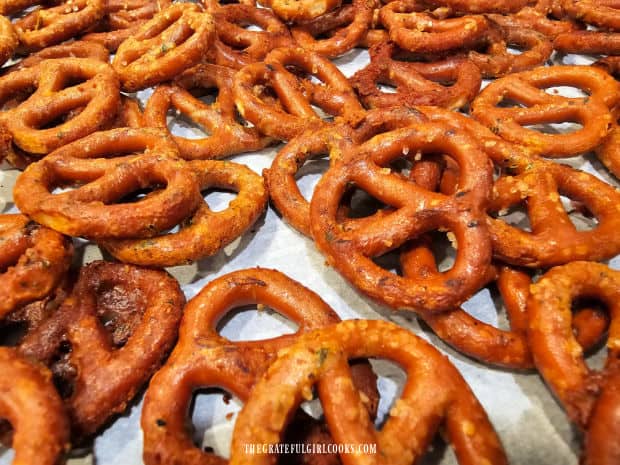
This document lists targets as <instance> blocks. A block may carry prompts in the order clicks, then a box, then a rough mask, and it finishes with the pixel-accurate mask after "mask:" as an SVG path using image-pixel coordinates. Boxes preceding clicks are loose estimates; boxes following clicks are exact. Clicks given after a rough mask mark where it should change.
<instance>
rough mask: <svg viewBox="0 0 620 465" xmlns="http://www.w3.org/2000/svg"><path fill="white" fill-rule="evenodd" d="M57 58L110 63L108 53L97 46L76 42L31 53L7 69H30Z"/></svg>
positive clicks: (90, 43)
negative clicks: (87, 59)
mask: <svg viewBox="0 0 620 465" xmlns="http://www.w3.org/2000/svg"><path fill="white" fill-rule="evenodd" d="M58 58H90V59H91V60H97V61H101V62H103V63H108V62H109V61H110V53H109V52H108V51H107V50H106V49H105V48H104V47H102V46H101V45H99V44H96V43H92V42H83V41H81V40H76V41H73V42H67V43H65V44H60V45H54V46H52V47H47V48H44V49H43V50H39V51H38V52H35V53H31V54H30V55H28V56H27V57H26V58H24V59H23V60H21V61H19V62H18V63H17V64H15V65H14V66H12V67H10V68H9V69H10V70H11V71H16V70H19V69H23V68H31V67H33V66H36V65H38V64H39V63H41V62H42V61H45V60H51V59H58Z"/></svg>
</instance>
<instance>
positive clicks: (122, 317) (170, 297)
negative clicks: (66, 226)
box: [18, 261, 185, 442]
mask: <svg viewBox="0 0 620 465" xmlns="http://www.w3.org/2000/svg"><path fill="white" fill-rule="evenodd" d="M184 304H185V298H184V296H183V293H182V292H181V288H180V287H179V284H178V283H177V282H176V281H175V280H174V279H173V278H171V277H170V276H169V275H168V274H166V273H165V272H163V271H158V270H149V269H144V268H138V267H134V266H130V265H125V264H118V263H108V262H103V261H99V262H92V263H90V264H88V265H87V266H85V267H83V268H82V269H81V270H80V275H79V278H78V280H77V282H76V284H75V286H74V288H73V291H72V293H71V295H70V296H69V297H68V298H67V299H66V300H65V301H64V302H63V304H62V305H61V307H60V308H59V309H58V310H57V311H56V312H54V313H53V314H52V315H51V316H50V317H49V318H48V319H45V320H43V321H42V322H41V323H40V324H38V325H37V326H36V327H34V328H31V329H30V330H29V331H28V333H27V334H26V336H25V338H24V339H23V340H22V341H21V342H20V344H19V346H18V350H19V352H20V353H21V354H24V355H26V356H27V357H29V358H32V359H35V360H40V361H41V362H43V363H45V364H47V365H49V366H50V368H51V370H52V372H53V373H54V376H55V378H56V379H57V380H58V381H59V382H60V385H61V386H62V387H64V388H65V389H63V390H62V394H63V396H64V400H65V404H66V406H67V410H68V413H69V417H70V418H71V423H72V427H73V437H74V438H75V439H76V440H77V441H78V442H79V441H80V440H82V439H84V438H85V437H87V436H89V435H91V434H93V433H95V432H96V431H97V430H98V429H99V428H100V427H101V426H102V425H103V424H104V423H105V422H106V421H107V420H108V419H110V418H111V417H112V415H114V414H116V413H119V412H122V411H124V410H125V407H126V405H127V403H128V402H129V401H131V399H133V397H134V396H135V394H136V393H137V392H138V391H139V390H140V388H141V387H142V386H143V385H144V383H145V382H146V381H147V380H148V379H149V378H150V376H151V375H152V374H153V373H154V372H155V370H156V369H157V368H158V367H159V365H160V364H161V363H162V361H163V359H164V357H165V356H166V355H167V352H168V351H169V350H170V349H171V348H172V346H173V344H174V342H175V340H176V337H177V329H178V324H179V321H180V319H181V313H182V309H183V305H184ZM100 319H103V320H104V321H106V323H105V326H104V323H103V322H102V321H101V320H100ZM66 345H70V348H71V350H70V351H69V352H68V353H66V350H65V352H63V346H66Z"/></svg>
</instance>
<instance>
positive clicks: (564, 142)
mask: <svg viewBox="0 0 620 465" xmlns="http://www.w3.org/2000/svg"><path fill="white" fill-rule="evenodd" d="M553 86H574V87H577V88H580V89H582V90H584V91H586V92H587V93H588V94H589V96H588V98H585V99H584V98H568V97H563V96H560V95H551V94H549V93H547V92H545V90H544V89H545V88H549V87H553ZM619 89H620V87H619V85H618V83H616V81H615V80H614V79H613V78H612V77H611V76H609V75H608V74H607V73H605V72H604V71H602V70H599V69H597V68H593V67H589V66H553V67H551V68H546V67H543V68H537V69H534V70H532V71H526V72H522V73H517V74H512V75H510V76H505V77H503V78H501V79H498V80H497V81H495V82H493V83H491V84H490V85H489V86H487V87H486V88H485V89H484V90H483V91H482V92H481V93H480V95H479V96H478V97H477V98H476V99H475V100H474V102H473V104H472V115H473V116H474V118H476V119H477V120H479V121H480V122H481V123H483V124H484V125H486V126H487V127H489V128H491V130H492V131H493V132H495V133H496V134H498V135H499V136H501V137H503V138H505V139H507V140H510V141H513V142H516V143H520V144H525V145H527V146H530V147H532V148H533V149H534V150H536V151H538V152H541V153H544V154H545V156H547V157H568V156H574V155H577V154H580V153H583V152H587V151H588V150H591V149H593V148H594V147H596V146H597V145H598V144H600V142H601V141H602V140H603V139H604V138H605V136H607V133H608V130H609V127H610V125H611V119H612V118H611V113H610V112H609V108H610V107H613V105H615V103H616V101H617V98H618V95H619V94H618V91H619ZM506 100H508V101H516V102H518V103H522V104H524V105H526V106H527V107H526V108H522V107H513V108H500V107H498V105H499V104H500V103H501V102H502V101H506ZM567 121H570V122H578V123H580V124H581V125H582V126H583V128H581V129H578V130H575V131H571V132H568V133H563V134H545V133H542V132H540V131H536V130H534V129H529V128H526V127H524V126H526V125H533V124H545V123H559V122H567Z"/></svg>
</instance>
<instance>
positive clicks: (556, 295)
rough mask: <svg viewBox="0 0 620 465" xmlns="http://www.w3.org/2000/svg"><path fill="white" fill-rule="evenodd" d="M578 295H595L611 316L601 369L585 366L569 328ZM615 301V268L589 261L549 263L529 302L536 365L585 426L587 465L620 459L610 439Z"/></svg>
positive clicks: (619, 297) (616, 366) (615, 382)
mask: <svg viewBox="0 0 620 465" xmlns="http://www.w3.org/2000/svg"><path fill="white" fill-rule="evenodd" d="M579 297H587V298H595V299H599V300H600V301H602V302H603V303H604V304H605V306H606V307H607V310H608V312H609V314H610V316H611V320H612V322H611V326H610V330H609V336H608V338H607V362H606V364H605V368H604V369H603V370H602V371H600V372H598V371H595V370H592V369H590V368H589V367H588V366H587V365H586V363H585V360H584V356H583V349H582V347H581V346H580V345H579V343H578V342H577V341H576V340H575V337H574V335H573V332H572V328H571V321H572V312H571V304H572V302H573V301H574V300H575V299H576V298H579ZM619 303H620V273H618V271H615V270H612V269H610V268H608V267H607V266H605V265H603V264H600V263H592V262H573V263H570V264H568V265H564V266H562V267H557V268H553V269H552V270H550V271H549V272H547V273H546V274H545V275H544V276H543V277H542V278H541V279H540V280H539V281H538V282H537V283H536V284H535V285H533V286H532V289H531V296H530V299H529V302H528V313H529V318H530V327H529V339H530V344H531V348H532V352H533V354H534V361H535V362H536V367H537V368H538V370H539V372H540V374H541V375H542V377H543V378H544V379H545V382H546V383H547V385H548V386H549V387H550V388H551V390H552V391H553V392H554V394H555V395H556V397H557V398H558V399H559V401H560V403H561V404H562V405H563V407H564V409H565V410H566V413H567V414H568V417H569V418H570V419H571V420H572V421H573V422H574V423H576V424H577V425H578V426H579V427H580V428H582V429H584V430H586V431H587V433H586V434H587V437H586V457H585V460H584V462H583V463H586V464H588V465H612V464H614V463H618V460H620V449H618V446H617V443H615V441H614V439H613V438H615V437H617V435H618V434H619V433H620V425H619V424H618V419H617V418H618V417H617V415H618V409H619V408H620V399H619V397H618V388H619V386H620V382H619V381H620V378H619V376H620V363H619V360H620V345H619V342H618V318H619V317H620V313H619V312H620V305H619ZM599 402H600V404H599ZM599 422H601V424H599ZM588 430H589V431H588ZM597 444H598V445H600V446H601V448H600V449H598V448H596V447H595V446H596V445H597Z"/></svg>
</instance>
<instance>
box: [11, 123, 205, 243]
mask: <svg viewBox="0 0 620 465" xmlns="http://www.w3.org/2000/svg"><path fill="white" fill-rule="evenodd" d="M140 152H144V153H143V154H141V153H140ZM123 153H131V154H133V155H128V156H125V157H117V158H111V159H107V158H105V157H106V156H110V155H118V154H123ZM177 154H178V152H177V151H176V147H175V145H174V142H173V141H172V140H170V139H169V138H168V137H166V135H165V133H163V132H161V131H159V130H156V129H129V128H125V129H114V130H110V131H103V132H98V133H95V134H92V135H90V136H88V137H87V138H84V139H81V140H79V141H76V142H73V143H71V144H68V145H65V146H64V147H61V148H60V149H58V150H56V151H55V152H54V153H52V154H50V155H48V156H47V157H45V158H44V159H42V160H40V161H38V162H37V163H33V164H32V165H30V166H29V167H28V169H26V171H24V172H23V173H22V174H21V176H19V178H18V179H17V181H16V183H15V189H14V192H13V196H14V199H15V204H16V205H17V206H18V207H19V209H20V210H21V211H22V212H24V213H25V214H27V215H28V216H30V217H31V218H33V219H35V220H37V221H39V222H40V223H41V224H44V225H46V226H48V227H51V228H52V229H55V230H57V231H61V232H64V233H66V234H69V235H72V236H84V237H88V238H93V239H101V238H128V237H145V236H154V235H156V234H158V233H159V232H160V231H163V230H166V229H168V228H171V227H173V226H174V225H176V224H178V223H179V222H181V221H182V220H183V219H184V218H186V217H187V216H188V215H189V214H190V213H192V212H193V211H194V210H195V209H196V208H197V207H198V205H199V204H200V202H202V197H201V195H200V191H199V189H198V184H197V180H196V177H195V175H194V173H193V172H192V170H191V169H190V168H189V166H188V165H187V164H186V163H185V162H183V161H182V160H179V159H178V158H176V156H177ZM71 183H74V184H76V183H85V184H84V185H83V186H81V187H78V188H76V189H74V190H70V191H67V192H63V193H60V194H52V193H51V191H52V189H53V188H54V187H57V186H58V185H67V184H71ZM160 184H164V186H165V187H164V188H162V189H161V190H158V191H155V192H153V193H151V194H149V195H147V196H145V197H144V198H142V199H140V200H138V201H137V202H135V203H116V202H118V201H119V200H120V199H122V198H123V197H124V196H126V195H128V194H131V193H132V192H134V191H135V190H138V189H146V188H148V187H153V186H158V185H160Z"/></svg>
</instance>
